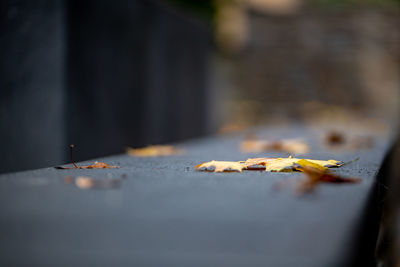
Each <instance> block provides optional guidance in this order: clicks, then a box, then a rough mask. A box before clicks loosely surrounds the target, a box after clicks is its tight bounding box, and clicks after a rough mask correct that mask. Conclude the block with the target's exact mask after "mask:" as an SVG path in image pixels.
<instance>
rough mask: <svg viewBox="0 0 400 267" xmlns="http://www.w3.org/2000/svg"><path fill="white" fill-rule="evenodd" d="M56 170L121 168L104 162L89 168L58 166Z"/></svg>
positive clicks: (96, 163)
mask: <svg viewBox="0 0 400 267" xmlns="http://www.w3.org/2000/svg"><path fill="white" fill-rule="evenodd" d="M55 168H56V169H60V170H71V169H115V168H119V167H118V166H112V165H109V164H107V163H104V162H97V161H95V163H94V164H92V165H87V166H78V165H76V164H74V167H63V166H57V167H55Z"/></svg>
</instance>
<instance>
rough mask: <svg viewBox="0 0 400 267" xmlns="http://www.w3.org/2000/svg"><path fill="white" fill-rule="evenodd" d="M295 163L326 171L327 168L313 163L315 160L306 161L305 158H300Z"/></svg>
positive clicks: (302, 166)
mask: <svg viewBox="0 0 400 267" xmlns="http://www.w3.org/2000/svg"><path fill="white" fill-rule="evenodd" d="M296 163H297V164H298V165H300V167H301V168H304V167H312V168H315V169H318V170H320V171H326V170H327V169H328V168H327V167H325V166H323V165H320V164H318V163H315V162H311V161H308V160H306V159H301V160H299V161H297V162H296Z"/></svg>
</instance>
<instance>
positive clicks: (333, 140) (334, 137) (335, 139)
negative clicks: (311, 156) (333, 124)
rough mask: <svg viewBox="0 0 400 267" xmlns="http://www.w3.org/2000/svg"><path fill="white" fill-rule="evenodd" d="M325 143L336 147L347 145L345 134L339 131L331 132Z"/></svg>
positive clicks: (327, 135)
mask: <svg viewBox="0 0 400 267" xmlns="http://www.w3.org/2000/svg"><path fill="white" fill-rule="evenodd" d="M325 141H326V143H327V144H328V145H332V146H336V145H342V144H344V143H345V141H346V138H345V136H344V134H343V133H341V132H338V131H330V132H328V133H327V134H326V137H325Z"/></svg>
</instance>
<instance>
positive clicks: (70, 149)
mask: <svg viewBox="0 0 400 267" xmlns="http://www.w3.org/2000/svg"><path fill="white" fill-rule="evenodd" d="M74 147H75V145H74V144H70V145H69V155H70V158H71V163H72V165H74V167H75V168H77V169H78V168H79V166H78V165H76V164H75V162H74V159H73V158H72V149H73V148H74Z"/></svg>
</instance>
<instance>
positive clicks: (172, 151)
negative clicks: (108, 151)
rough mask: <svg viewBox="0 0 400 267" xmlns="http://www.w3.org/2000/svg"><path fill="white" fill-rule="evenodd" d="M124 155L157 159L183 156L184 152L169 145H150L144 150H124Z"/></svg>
mask: <svg viewBox="0 0 400 267" xmlns="http://www.w3.org/2000/svg"><path fill="white" fill-rule="evenodd" d="M126 153H127V154H128V155H130V156H134V157H159V156H172V155H180V154H183V153H184V151H183V150H181V149H178V148H175V147H174V146H170V145H152V146H147V147H144V148H130V147H128V148H127V149H126Z"/></svg>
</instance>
